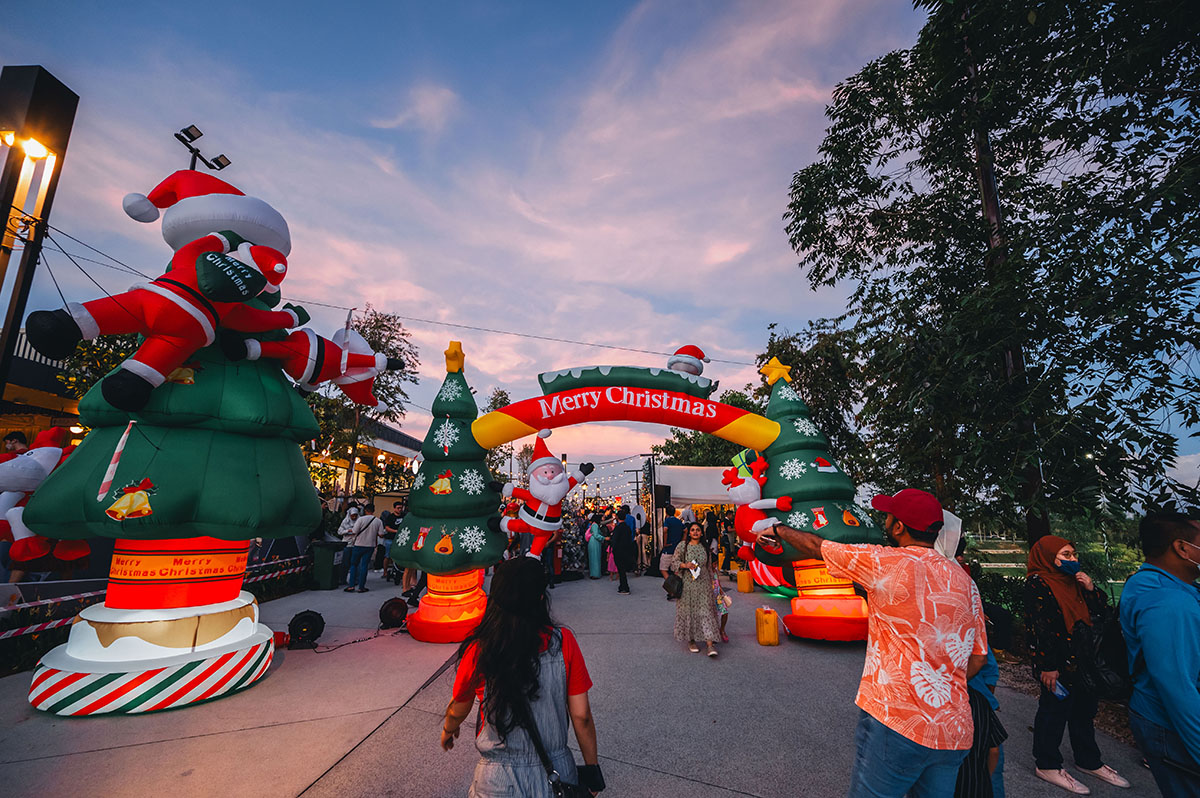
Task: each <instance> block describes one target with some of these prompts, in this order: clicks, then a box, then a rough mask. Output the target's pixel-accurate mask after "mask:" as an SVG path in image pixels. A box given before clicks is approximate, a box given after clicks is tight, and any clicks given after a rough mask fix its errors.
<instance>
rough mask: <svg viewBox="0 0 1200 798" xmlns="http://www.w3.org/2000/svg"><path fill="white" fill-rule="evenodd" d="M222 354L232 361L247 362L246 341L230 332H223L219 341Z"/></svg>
mask: <svg viewBox="0 0 1200 798" xmlns="http://www.w3.org/2000/svg"><path fill="white" fill-rule="evenodd" d="M217 343H218V344H220V346H221V352H222V354H224V355H225V357H227V358H229V359H230V360H233V361H237V360H245V359H246V355H247V349H246V339H245V338H243V337H242V336H241V335H239V334H238V333H235V332H232V331H230V330H222V331H221V335H220V336H219V337H218V339H217Z"/></svg>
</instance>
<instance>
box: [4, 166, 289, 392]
mask: <svg viewBox="0 0 1200 798" xmlns="http://www.w3.org/2000/svg"><path fill="white" fill-rule="evenodd" d="M159 208H166V209H167V210H166V212H165V213H164V216H163V228H162V229H163V238H164V239H165V240H166V241H167V243H168V244H170V245H171V248H172V249H173V250H174V252H175V254H174V256H173V257H172V258H171V265H170V268H169V270H168V271H167V273H166V274H163V275H161V276H160V277H158V278H156V279H154V280H152V281H151V282H149V283H147V284H145V285H140V286H137V287H135V288H133V289H132V290H130V291H127V292H125V293H123V294H118V295H116V296H108V297H105V298H103V299H97V300H93V301H91V302H85V303H83V304H78V303H71V304H69V305H67V307H66V308H65V309H64V310H58V311H37V312H35V313H32V314H30V316H29V318H28V319H27V321H26V325H25V326H26V335H27V336H28V338H29V342H30V344H32V345H33V347H34V349H36V350H38V351H39V352H40V353H42V354H43V355H45V356H47V357H50V358H53V359H62V358H65V357H67V356H69V355H70V354H71V353H72V352H74V351H75V346H76V345H77V344H78V343H79V341H80V340H91V339H93V338H96V337H97V336H100V335H116V334H122V333H137V334H140V335H142V336H143V337H144V339H145V340H144V341H143V342H142V344H141V346H139V347H138V350H137V351H136V352H135V353H134V354H133V355H132V356H131V357H130V358H129V359H127V360H126V361H125V362H124V363H122V364H121V369H120V370H119V371H117V372H115V373H114V374H111V375H109V376H108V377H106V378H105V379H104V381H103V382H102V383H101V385H102V388H103V389H104V396H105V398H106V399H107V400H108V401H109V402H110V403H111V404H113V405H115V406H117V407H120V408H122V409H125V410H140V409H141V408H142V407H144V406H145V404H146V402H147V401H148V400H149V396H150V390H151V389H153V388H156V387H158V386H159V385H161V384H162V383H163V382H165V381H166V379H167V377H168V376H170V374H171V372H172V371H174V370H175V369H177V368H179V367H180V366H182V365H183V364H184V363H185V362H186V361H187V359H188V358H190V357H191V356H192V354H193V353H195V351H196V350H197V349H200V348H201V347H204V346H208V345H209V344H211V343H213V341H214V340H215V339H216V331H217V328H218V327H227V328H229V329H232V330H240V331H242V332H268V331H270V330H282V329H287V328H290V327H297V326H299V325H300V324H302V323H304V322H306V321H307V320H308V314H307V313H305V312H304V311H303V309H301V308H291V307H289V306H284V309H283V310H279V311H268V310H262V309H257V308H251V307H249V306H248V305H246V304H244V303H245V302H246V301H247V300H249V299H252V298H254V297H255V296H258V295H259V294H261V293H264V292H266V293H276V292H278V290H279V289H278V286H279V284H280V283H281V282H283V278H284V277H285V276H286V275H287V253H288V251H290V248H291V239H290V236H289V233H288V229H287V223H286V222H285V221H284V220H283V217H282V216H280V215H279V213H278V212H277V211H275V210H274V209H273V208H271V207H270V206H269V205H267V204H266V203H265V202H263V201H262V200H259V199H257V198H254V197H248V196H246V195H244V194H242V192H241V191H239V190H238V189H236V188H234V187H233V186H231V185H229V184H228V183H225V182H224V181H221V180H219V179H218V178H215V177H213V176H212V175H207V174H203V173H201V172H194V171H191V170H185V171H182V172H176V173H175V174H173V175H171V176H170V177H169V178H167V179H166V180H164V181H163V182H162V183H161V184H159V185H158V186H157V187H155V189H154V190H153V191H152V192H151V193H150V195H149V196H148V197H147V196H143V195H140V194H131V195H129V196H128V197H126V198H125V210H126V211H127V212H128V213H129V215H130V216H132V217H133V218H135V219H138V220H139V221H143V222H148V221H153V220H154V219H157V218H158V210H159ZM214 231H217V232H214Z"/></svg>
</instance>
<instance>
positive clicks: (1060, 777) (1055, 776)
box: [1033, 768, 1092, 795]
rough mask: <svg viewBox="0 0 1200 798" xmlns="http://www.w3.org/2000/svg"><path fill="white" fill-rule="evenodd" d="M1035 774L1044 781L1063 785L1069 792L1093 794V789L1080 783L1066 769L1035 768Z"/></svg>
mask: <svg viewBox="0 0 1200 798" xmlns="http://www.w3.org/2000/svg"><path fill="white" fill-rule="evenodd" d="M1033 772H1034V774H1035V775H1036V776H1037V777H1038V778H1039V779H1041V780H1042V781H1048V782H1050V783H1051V784H1053V785H1055V786H1056V787H1062V788H1063V789H1064V790H1066V791H1067V792H1073V793H1075V794H1076V795H1091V794H1092V791H1091V790H1089V789H1088V788H1087V787H1086V786H1085V785H1083V784H1080V783H1079V782H1078V781H1077V780H1076V779H1075V777H1074V776H1072V775H1071V774H1070V773H1068V772H1067V771H1065V770H1062V769H1059V770H1042V769H1041V768H1034V769H1033Z"/></svg>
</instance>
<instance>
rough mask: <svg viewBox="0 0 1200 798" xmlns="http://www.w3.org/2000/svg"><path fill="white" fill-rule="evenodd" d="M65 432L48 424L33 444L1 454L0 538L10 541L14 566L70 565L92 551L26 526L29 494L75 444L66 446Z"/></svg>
mask: <svg viewBox="0 0 1200 798" xmlns="http://www.w3.org/2000/svg"><path fill="white" fill-rule="evenodd" d="M67 438H68V432H67V430H66V429H64V428H62V427H51V428H50V429H48V430H44V431H43V432H39V433H38V435H37V437H36V438H34V441H33V445H32V446H31V447H29V449H27V450H26V451H24V452H21V453H20V454H13V453H7V454H3V455H0V519H3V520H0V540H11V541H13V545H12V547H11V548H10V549H9V552H8V554H9V557H10V558H11V559H12V562H13V568H14V569H17V570H24V571H28V570H39V571H43V570H45V571H52V570H58V569H60V568H63V567H67V566H73V565H75V564H78V562H79V561H80V560H81V559H83V558H84V557H86V556H87V555H88V554H89V553H90V552H91V547H90V546H89V545H88V543H87V541H84V540H59V541H54V540H51V539H50V538H45V537H42V536H41V535H38V534H35V533H34V532H33V531H32V530H30V529H29V528H28V527H27V526H25V521H24V517H23V516H24V512H25V505H26V503H27V502H28V501H29V497H30V496H32V495H33V492H34V491H35V490H36V489H37V487H38V486H39V485H41V483H42V482H43V481H44V480H45V479H46V477H47V476H49V475H50V472H51V471H53V470H54V469H55V468H57V467H58V466H59V465H60V464H61V463H62V462H63V461H64V460H66V459H67V455H69V454H70V453H71V452H72V451H74V449H75V447H74V446H66V445H65V444H66V442H67Z"/></svg>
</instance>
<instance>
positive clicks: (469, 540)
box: [458, 526, 486, 554]
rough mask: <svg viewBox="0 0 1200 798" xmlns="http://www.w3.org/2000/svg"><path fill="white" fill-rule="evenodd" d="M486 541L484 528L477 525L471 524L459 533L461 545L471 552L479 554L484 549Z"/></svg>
mask: <svg viewBox="0 0 1200 798" xmlns="http://www.w3.org/2000/svg"><path fill="white" fill-rule="evenodd" d="M485 542H486V539H485V537H484V534H483V530H482V529H480V528H479V527H477V526H469V527H467V528H465V529H464V530H463V531H461V532H459V533H458V543H459V545H460V546H462V547H463V550H465V551H466V552H468V553H470V554H478V553H479V552H480V551H481V550H482V549H483V544H484V543H485Z"/></svg>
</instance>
